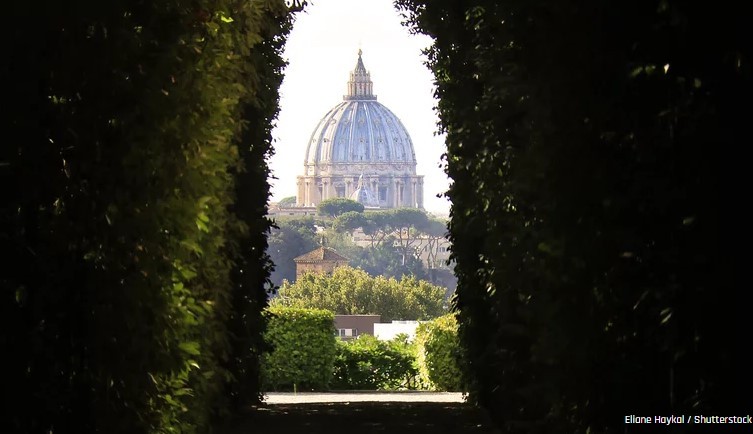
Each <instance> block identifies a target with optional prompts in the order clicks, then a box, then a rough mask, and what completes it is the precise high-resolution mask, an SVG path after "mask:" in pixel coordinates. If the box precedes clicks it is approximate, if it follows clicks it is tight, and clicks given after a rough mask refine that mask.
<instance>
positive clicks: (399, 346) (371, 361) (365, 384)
mask: <svg viewBox="0 0 753 434" xmlns="http://www.w3.org/2000/svg"><path fill="white" fill-rule="evenodd" d="M414 354H415V350H414V347H413V345H411V344H409V343H408V340H407V339H406V338H405V337H397V338H395V339H393V340H391V341H389V342H385V341H380V340H378V339H377V338H375V337H374V336H371V335H362V336H360V337H359V338H358V339H354V340H351V341H340V342H338V344H337V357H336V358H335V369H334V379H333V383H332V388H333V389H340V390H347V389H350V390H394V389H416V388H417V384H418V382H417V380H418V367H417V366H416V363H415V358H414Z"/></svg>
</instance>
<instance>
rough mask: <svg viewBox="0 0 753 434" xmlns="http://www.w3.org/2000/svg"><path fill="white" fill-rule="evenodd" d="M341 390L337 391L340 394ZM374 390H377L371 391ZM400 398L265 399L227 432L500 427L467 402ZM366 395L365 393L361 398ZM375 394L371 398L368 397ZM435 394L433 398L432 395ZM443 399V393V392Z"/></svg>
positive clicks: (412, 433) (459, 431) (460, 432)
mask: <svg viewBox="0 0 753 434" xmlns="http://www.w3.org/2000/svg"><path fill="white" fill-rule="evenodd" d="M335 395H338V394H335ZM372 395H374V394H372ZM392 396H393V399H397V400H400V401H401V402H395V401H394V400H393V401H386V400H389V399H390V395H389V394H387V395H386V396H381V397H378V398H377V399H378V400H379V401H366V402H358V401H357V400H358V398H356V401H353V402H343V401H342V396H334V400H336V401H340V402H315V403H311V402H308V403H300V402H299V403H286V404H265V405H263V406H259V407H252V408H250V409H249V411H248V413H247V414H246V416H245V417H243V418H242V419H240V420H237V421H235V422H234V423H232V424H231V425H230V426H228V428H227V429H226V430H224V431H223V432H224V433H226V434H250V433H281V434H282V433H285V434H286V433H307V434H308V433H311V434H319V433H321V434H324V433H327V434H345V433H348V434H368V433H396V434H400V433H406V434H428V433H431V434H450V433H452V434H465V433H496V432H497V431H496V430H494V429H493V428H492V427H491V424H490V422H489V419H488V417H487V416H486V414H485V413H484V412H483V411H482V410H480V409H477V408H474V407H472V406H470V405H468V404H465V403H462V402H446V401H447V399H446V398H445V399H444V400H445V402H407V401H406V399H413V400H415V399H416V398H415V396H413V397H407V398H406V397H405V396H404V395H392ZM363 399H364V398H363V397H362V398H361V400H363ZM365 399H370V398H365ZM430 399H431V398H430ZM440 399H442V398H440Z"/></svg>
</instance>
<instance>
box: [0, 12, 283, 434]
mask: <svg viewBox="0 0 753 434" xmlns="http://www.w3.org/2000/svg"><path fill="white" fill-rule="evenodd" d="M5 11H6V14H7V15H5V16H6V17H8V20H7V23H6V25H5V26H3V31H4V32H6V33H7V34H6V35H5V36H6V38H5V40H6V41H14V42H13V43H12V44H9V45H8V47H7V50H6V52H5V61H4V62H3V66H2V67H0V77H1V78H2V82H3V83H7V84H10V87H8V88H7V89H6V92H4V97H3V98H4V102H3V104H4V106H6V107H12V108H13V109H12V110H11V112H10V113H8V114H7V115H6V116H3V121H2V122H3V125H4V127H3V131H4V134H5V136H6V141H5V142H4V144H3V146H1V147H0V185H2V187H0V188H2V189H3V196H2V201H1V202H0V227H2V232H1V233H0V245H2V247H3V251H4V253H6V254H5V255H3V256H4V257H5V258H6V259H5V260H4V261H3V263H2V267H3V268H2V272H1V273H0V291H1V292H0V294H1V295H0V322H1V323H0V325H1V328H2V331H0V346H1V347H2V348H3V351H2V352H3V361H4V365H5V366H7V367H8V368H7V369H5V370H4V371H3V373H2V389H3V393H4V394H6V396H4V398H5V399H4V400H3V402H4V405H3V410H2V411H3V412H7V414H6V416H5V417H3V418H2V422H0V423H1V424H2V427H1V428H0V431H3V432H24V433H27V432H29V433H32V432H55V433H85V432H107V433H146V432H184V433H190V432H206V431H209V429H210V427H211V422H212V417H213V416H214V415H216V414H217V413H218V412H219V411H221V409H223V408H225V407H226V404H228V402H229V401H228V399H227V397H228V396H232V397H234V400H235V401H238V400H240V399H244V398H249V397H253V396H255V395H256V394H257V393H258V390H253V388H254V387H255V386H254V381H253V380H254V378H255V376H256V371H257V368H255V367H254V365H255V363H257V362H256V361H255V359H256V358H257V357H258V349H259V348H260V339H259V337H260V333H261V329H262V327H263V322H262V321H261V320H260V318H261V317H260V311H261V308H262V307H263V304H264V300H265V287H264V284H265V280H266V279H267V276H268V272H269V271H268V262H267V261H266V259H265V258H266V257H265V255H264V253H263V252H264V248H265V245H266V244H265V239H264V234H265V231H266V230H267V229H268V227H269V224H268V222H267V221H266V220H265V219H264V214H265V204H266V200H267V195H268V185H267V181H266V176H267V168H266V164H265V163H264V158H265V157H266V156H268V155H269V152H270V151H269V150H270V136H269V130H270V128H271V127H270V125H271V120H272V119H273V118H274V116H275V115H276V111H277V108H276V107H277V88H278V86H279V82H280V79H281V76H280V73H281V67H282V65H283V62H282V60H281V59H280V49H281V44H282V41H283V39H284V35H285V34H286V32H287V29H288V27H289V10H288V7H287V6H286V4H285V2H284V1H282V0H268V1H261V2H236V1H226V0H197V1H191V2H185V1H152V2H135V1H116V2H94V1H88V0H74V1H70V2H65V3H64V4H63V3H60V2H52V1H32V2H14V3H13V4H9V5H8V6H7V8H6V9H5ZM241 274H242V276H241ZM249 348H252V349H255V350H256V352H252V353H249ZM235 380H241V381H243V382H244V383H243V385H242V386H240V387H239V386H236V384H239V383H234V381H235ZM248 385H250V386H248ZM249 387H251V389H252V390H248V388H249ZM244 388H245V389H244Z"/></svg>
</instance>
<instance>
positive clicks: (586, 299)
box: [396, 0, 752, 433]
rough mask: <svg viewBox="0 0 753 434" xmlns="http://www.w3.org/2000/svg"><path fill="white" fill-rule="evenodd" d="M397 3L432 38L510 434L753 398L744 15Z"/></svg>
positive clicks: (476, 354) (646, 8) (468, 252)
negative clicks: (746, 266)
mask: <svg viewBox="0 0 753 434" xmlns="http://www.w3.org/2000/svg"><path fill="white" fill-rule="evenodd" d="M396 3H397V4H398V5H399V6H400V7H401V8H402V9H403V11H404V12H405V14H406V18H407V22H408V25H410V26H411V27H412V28H413V29H414V30H415V31H417V32H422V33H425V34H428V35H430V36H431V37H432V38H433V39H434V43H433V45H432V46H431V47H430V48H429V49H428V51H427V54H428V65H429V67H430V68H431V69H432V71H433V72H434V76H435V79H436V86H437V87H436V95H437V97H438V98H439V99H440V102H439V104H438V114H439V116H440V123H441V130H442V132H443V133H445V134H446V143H447V160H446V162H447V165H446V170H447V173H448V175H449V176H450V177H451V178H452V181H453V182H452V185H451V187H450V189H449V191H448V193H447V194H448V196H449V198H450V199H451V201H452V210H451V222H450V225H449V229H450V239H451V241H452V245H453V247H452V250H453V258H454V260H455V261H456V264H457V265H456V267H455V272H456V274H457V276H458V291H457V304H456V306H457V308H458V309H459V318H460V334H461V339H462V342H463V344H464V347H465V348H466V349H467V354H468V368H469V369H468V375H469V381H470V388H471V399H472V400H474V401H475V402H478V403H481V404H482V405H484V406H485V407H487V408H488V409H490V413H491V414H492V415H493V417H494V418H495V419H496V420H497V422H498V423H499V424H500V426H502V427H503V430H504V432H508V433H518V432H520V433H529V432H532V430H534V429H538V430H540V432H578V433H583V432H591V433H600V432H623V431H624V430H625V429H627V428H626V426H625V425H624V420H623V418H622V417H621V416H624V414H625V412H626V411H630V412H634V414H690V413H693V414H698V413H704V414H719V413H725V414H728V413H731V414H733V413H735V412H742V413H744V412H745V411H747V410H746V408H747V409H749V408H750V407H749V405H750V403H751V399H750V395H749V389H747V387H748V386H749V381H747V380H744V379H746V378H749V377H750V376H749V375H747V374H744V372H746V371H745V370H744V369H746V370H747V369H749V367H750V365H747V364H746V363H745V362H744V359H743V358H742V356H741V355H742V353H741V350H740V346H738V345H737V342H740V340H741V338H743V336H742V334H741V332H740V330H741V329H740V327H741V324H743V320H742V318H743V316H742V315H741V314H742V309H741V308H740V307H739V306H741V305H742V304H743V303H740V302H739V297H740V295H739V292H740V289H739V288H740V287H739V284H736V279H738V278H740V276H741V275H740V274H739V273H741V270H740V269H739V268H737V267H735V265H736V264H739V261H740V260H739V259H736V258H735V256H734V255H733V253H732V252H734V251H735V250H736V249H735V248H732V247H733V246H734V244H735V243H738V242H739V241H738V240H739V238H740V237H741V236H743V235H744V234H745V233H746V232H745V230H744V228H745V226H744V225H742V224H741V223H742V220H741V219H740V218H739V217H737V216H736V213H733V212H731V209H732V207H731V206H729V205H726V204H725V203H724V202H722V201H721V200H720V192H721V191H722V190H726V191H729V192H731V193H733V194H738V190H736V189H737V188H738V187H737V186H738V185H739V179H737V178H736V176H739V174H740V173H744V171H745V170H744V169H743V165H742V163H740V162H739V158H738V156H739V155H740V154H739V152H740V151H739V149H741V148H742V147H744V146H746V145H747V144H749V143H751V140H750V134H749V132H748V131H747V130H746V128H747V124H748V121H747V120H746V119H745V116H744V115H743V112H744V111H739V110H738V108H739V107H742V106H745V105H747V104H748V101H749V97H750V95H751V73H752V72H751V65H750V60H751V59H750V53H751V46H750V43H751V42H750V41H751V40H752V39H751V38H748V37H744V35H745V34H747V33H749V32H748V31H747V30H746V29H747V23H746V22H745V20H744V19H743V18H742V17H743V16H744V15H745V14H744V13H743V11H742V6H739V5H736V4H733V3H730V2H723V3H721V4H714V5H708V4H703V3H699V2H681V1H675V0H656V1H617V2H602V1H594V0H591V1H569V0H565V1H562V0H556V1H554V0H505V1H497V0H472V1H467V2H462V3H461V2H448V1H422V0H398V1H397V2H396ZM723 165H725V166H726V167H725V168H724V169H722V166H723ZM722 243H728V244H722ZM744 244H745V245H747V242H745V243H744ZM743 392H745V393H744V394H743Z"/></svg>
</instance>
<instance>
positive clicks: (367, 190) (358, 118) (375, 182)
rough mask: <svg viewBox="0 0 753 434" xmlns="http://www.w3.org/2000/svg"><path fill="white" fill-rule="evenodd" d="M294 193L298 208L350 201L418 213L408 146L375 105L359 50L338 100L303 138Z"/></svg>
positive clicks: (419, 179) (419, 191)
mask: <svg viewBox="0 0 753 434" xmlns="http://www.w3.org/2000/svg"><path fill="white" fill-rule="evenodd" d="M298 192H299V193H298V196H297V203H298V204H299V206H315V205H316V204H318V203H319V202H321V201H322V200H325V199H328V198H332V197H354V198H357V199H355V200H358V201H359V202H362V203H365V204H366V205H371V206H375V207H385V208H396V207H412V208H423V176H418V175H416V153H415V150H414V147H413V142H412V141H411V138H410V135H409V134H408V131H407V130H406V129H405V126H404V125H403V123H402V122H400V119H398V117H397V116H395V114H394V113H392V111H390V110H389V109H388V108H387V107H385V106H384V105H382V104H381V103H379V102H378V101H377V97H376V95H374V84H373V82H372V81H371V74H370V73H369V72H368V71H367V70H366V67H365V66H364V63H363V58H362V52H361V50H358V60H357V62H356V66H355V68H354V69H353V71H351V72H350V79H349V80H348V83H347V90H346V94H345V95H343V101H342V102H340V103H339V104H337V105H336V106H334V107H333V108H332V109H331V110H329V111H328V112H327V114H325V115H324V117H322V118H321V120H320V121H319V123H318V124H317V125H316V128H315V129H314V132H313V133H312V134H311V137H310V138H309V142H308V144H307V147H306V154H305V156H304V173H303V174H302V176H299V177H298ZM354 193H355V194H354Z"/></svg>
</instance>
